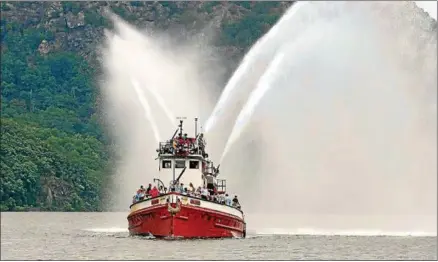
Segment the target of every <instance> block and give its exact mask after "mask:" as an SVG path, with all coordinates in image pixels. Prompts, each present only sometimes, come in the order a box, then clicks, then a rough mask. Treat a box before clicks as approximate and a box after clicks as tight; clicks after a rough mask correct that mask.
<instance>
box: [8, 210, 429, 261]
mask: <svg viewBox="0 0 438 262" xmlns="http://www.w3.org/2000/svg"><path fill="white" fill-rule="evenodd" d="M126 226H127V221H126V214H125V213H38V212H26V213H25V212H23V213H1V259H2V260H37V259H44V260H85V259H89V260H137V259H143V260H166V259H168V260H169V259H176V260H187V259H191V260H199V259H204V260H214V259H223V260H245V259H253V260H259V259H263V260H269V259H277V260H280V259H293V260H321V259H323V260H345V259H353V260H356V259H358V260H366V259H372V260H393V259H403V260H436V259H437V237H436V236H433V237H430V236H429V237H410V236H330V235H325V236H323V235H319V236H318V235H278V234H277V235H275V234H274V235H266V234H264V235H257V234H254V233H253V234H249V236H248V237H247V238H246V239H223V240H173V241H166V240H156V239H147V238H140V237H130V236H129V235H128V232H127V230H126Z"/></svg>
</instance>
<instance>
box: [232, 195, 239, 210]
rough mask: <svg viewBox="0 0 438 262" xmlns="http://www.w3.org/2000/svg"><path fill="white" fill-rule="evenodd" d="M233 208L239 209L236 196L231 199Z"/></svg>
mask: <svg viewBox="0 0 438 262" xmlns="http://www.w3.org/2000/svg"><path fill="white" fill-rule="evenodd" d="M233 207H235V208H239V209H240V203H239V200H238V199H237V196H234V198H233Z"/></svg>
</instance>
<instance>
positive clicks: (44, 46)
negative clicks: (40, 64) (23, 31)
mask: <svg viewBox="0 0 438 262" xmlns="http://www.w3.org/2000/svg"><path fill="white" fill-rule="evenodd" d="M38 51H39V52H40V54H41V55H45V54H48V53H49V51H50V47H49V43H48V42H47V40H45V39H44V40H43V41H41V44H40V45H39V46H38Z"/></svg>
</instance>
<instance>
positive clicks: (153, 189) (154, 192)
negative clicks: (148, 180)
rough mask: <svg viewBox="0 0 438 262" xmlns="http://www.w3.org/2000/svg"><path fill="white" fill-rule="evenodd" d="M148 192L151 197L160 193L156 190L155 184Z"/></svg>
mask: <svg viewBox="0 0 438 262" xmlns="http://www.w3.org/2000/svg"><path fill="white" fill-rule="evenodd" d="M149 193H150V195H151V197H157V196H159V195H160V192H159V191H158V189H157V187H156V186H154V188H152V190H151V191H150V192H149Z"/></svg>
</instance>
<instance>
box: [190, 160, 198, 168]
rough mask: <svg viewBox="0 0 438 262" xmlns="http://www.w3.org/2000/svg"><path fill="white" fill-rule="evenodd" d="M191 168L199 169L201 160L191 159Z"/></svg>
mask: <svg viewBox="0 0 438 262" xmlns="http://www.w3.org/2000/svg"><path fill="white" fill-rule="evenodd" d="M189 165H190V169H199V161H190V163H189Z"/></svg>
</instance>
